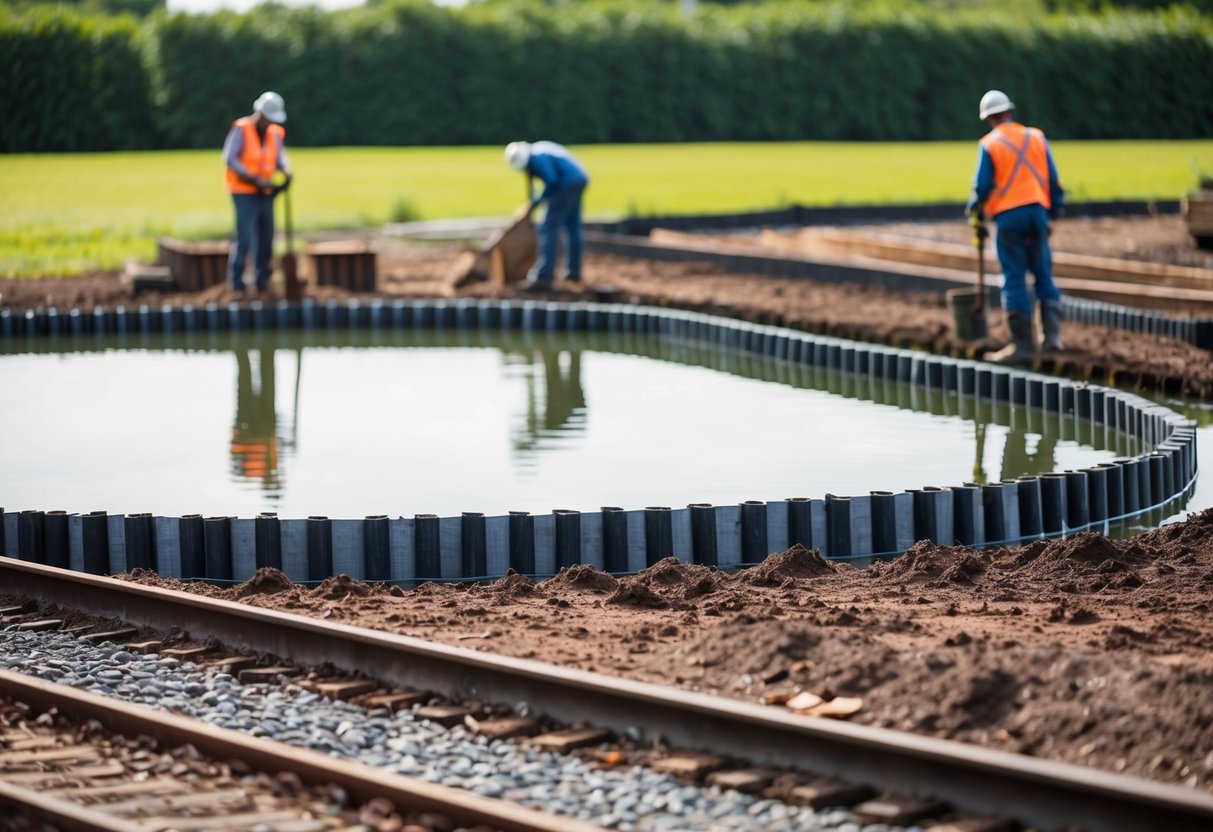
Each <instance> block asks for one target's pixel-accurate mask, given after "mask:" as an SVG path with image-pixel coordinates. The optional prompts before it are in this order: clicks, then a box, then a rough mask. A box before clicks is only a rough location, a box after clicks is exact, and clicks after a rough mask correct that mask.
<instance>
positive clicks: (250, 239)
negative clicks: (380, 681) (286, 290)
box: [227, 194, 274, 292]
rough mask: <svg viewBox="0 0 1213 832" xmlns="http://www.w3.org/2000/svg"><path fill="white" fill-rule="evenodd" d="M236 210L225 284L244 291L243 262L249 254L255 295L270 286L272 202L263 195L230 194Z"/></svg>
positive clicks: (268, 197) (272, 235) (271, 198)
mask: <svg viewBox="0 0 1213 832" xmlns="http://www.w3.org/2000/svg"><path fill="white" fill-rule="evenodd" d="M232 203H233V204H234V205H235V206H236V240H235V242H233V243H232V251H231V254H230V255H229V256H228V261H227V278H228V283H229V284H231V287H232V288H233V289H234V290H236V291H237V292H243V291H244V261H245V260H246V259H247V258H248V254H249V250H250V249H251V250H252V252H253V272H254V275H255V278H256V281H257V291H258V292H263V291H265V289H266V287H267V286H269V283H270V258H271V257H273V254H274V198H273V197H272V196H269V195H267V194H232Z"/></svg>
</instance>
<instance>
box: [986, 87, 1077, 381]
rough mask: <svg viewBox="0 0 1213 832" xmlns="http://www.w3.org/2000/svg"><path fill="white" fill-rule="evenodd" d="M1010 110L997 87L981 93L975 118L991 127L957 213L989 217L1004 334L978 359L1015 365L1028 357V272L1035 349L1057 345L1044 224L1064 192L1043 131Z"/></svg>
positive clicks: (1057, 311) (1057, 315)
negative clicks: (1039, 341)
mask: <svg viewBox="0 0 1213 832" xmlns="http://www.w3.org/2000/svg"><path fill="white" fill-rule="evenodd" d="M1014 108H1015V105H1014V104H1013V103H1011V99H1010V98H1008V97H1007V95H1006V93H1004V92H1002V91H1000V90H990V91H989V92H987V93H986V94H985V95H983V96H982V98H981V104H980V108H979V115H980V117H981V119H982V120H983V121H985V122H986V123H987V124H989V125H990V127H991V128H992V129H991V130H990V132H989V133H987V134H986V135H985V136H984V137H983V138H982V140H981V145H980V148H979V149H978V155H977V173H976V175H975V176H974V178H973V193H972V195H971V196H970V197H969V202H968V205H967V206H966V208H965V213H966V214H968V215H970V216H973V215H974V214H976V215H977V217H978V218H980V217H982V216H988V217H993V218H994V224H995V226H996V228H997V243H998V245H997V250H998V262H999V264H1000V265H1001V266H1002V305H1003V309H1004V310H1005V311H1006V317H1007V328H1008V329H1010V331H1011V343H1010V344H1008V345H1007V346H1006V347H1005V348H1004V349H1001V350H998V351H997V352H991V353H986V354H985V356H984V358H985V359H986V360H987V361H994V362H997V363H1000V364H1018V365H1023V364H1029V363H1031V361H1032V359H1033V357H1034V356H1035V354H1036V339H1035V335H1034V333H1033V326H1032V317H1033V312H1034V311H1035V303H1034V302H1033V296H1032V294H1030V293H1029V292H1028V287H1027V272H1028V271H1031V272H1032V275H1033V277H1034V278H1035V286H1034V289H1035V292H1034V294H1035V300H1038V301H1040V318H1041V328H1042V329H1043V330H1044V343H1043V346H1044V348H1045V349H1047V350H1060V349H1061V348H1062V344H1061V332H1060V330H1061V318H1062V314H1061V311H1062V310H1061V292H1060V291H1058V289H1057V286H1056V285H1055V284H1054V282H1053V254H1052V252H1051V251H1050V249H1049V221H1050V220H1051V219H1055V218H1056V217H1058V216H1059V215H1060V212H1061V206H1062V202H1063V200H1064V198H1065V192H1064V191H1063V190H1062V187H1061V181H1060V179H1059V178H1058V175H1057V167H1056V165H1054V163H1053V154H1052V152H1051V151H1050V150H1049V143H1048V141H1047V140H1046V139H1045V135H1044V133H1042V132H1041V131H1040V130H1038V129H1036V128H1035V127H1026V126H1024V125H1023V124H1020V123H1019V122H1017V121H1015V119H1014V116H1013V114H1012V112H1013V110H1014Z"/></svg>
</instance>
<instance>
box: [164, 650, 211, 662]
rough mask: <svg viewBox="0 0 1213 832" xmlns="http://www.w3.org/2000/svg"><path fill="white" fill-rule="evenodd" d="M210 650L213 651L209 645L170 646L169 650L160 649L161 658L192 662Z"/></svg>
mask: <svg viewBox="0 0 1213 832" xmlns="http://www.w3.org/2000/svg"><path fill="white" fill-rule="evenodd" d="M209 652H211V651H210V648H209V647H170V648H168V649H167V650H161V651H160V658H162V659H176V660H177V661H182V662H192V661H195V660H197V659H199V658H201V657H202V656H205V655H206V654H207V653H209Z"/></svg>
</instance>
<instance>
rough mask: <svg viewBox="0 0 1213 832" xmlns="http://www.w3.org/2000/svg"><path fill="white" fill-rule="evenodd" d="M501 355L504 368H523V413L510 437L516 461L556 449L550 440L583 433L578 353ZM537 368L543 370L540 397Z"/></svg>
mask: <svg viewBox="0 0 1213 832" xmlns="http://www.w3.org/2000/svg"><path fill="white" fill-rule="evenodd" d="M502 354H503V357H504V359H505V363H506V364H512V365H519V364H521V365H523V366H525V367H526V371H525V372H524V374H523V377H524V379H525V382H526V411H525V413H524V414H522V416H521V417H517V418H515V420H514V422H515V427H514V428H513V429H512V430H511V436H510V444H511V446H512V447H513V449H514V451H516V452H517V454H518V458H519V459H521V460H525V459H526V458H527V457H533V456H534V455H535V454H536V453H537V452H539V451H542V450H552V449H554V448H557V447H559V443H558V442H556V441H553V440H557V439H560V438H567V437H568V436H569V435H576V434H579V433H584V432H585V430H586V402H585V391H584V390H583V389H582V386H581V351H580V350H577V349H572V350H562V349H536V350H529V351H526V352H519V351H511V350H502ZM536 365H540V366H542V367H543V393H542V397H541V395H540V392H539V390H538V389H537V388H538V379H537V378H536V373H535V367H536ZM541 398H542V409H541V405H540V399H541Z"/></svg>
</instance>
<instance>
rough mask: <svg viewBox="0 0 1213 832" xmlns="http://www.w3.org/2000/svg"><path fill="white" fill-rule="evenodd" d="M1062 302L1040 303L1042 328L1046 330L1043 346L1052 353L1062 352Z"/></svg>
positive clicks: (1047, 301)
mask: <svg viewBox="0 0 1213 832" xmlns="http://www.w3.org/2000/svg"><path fill="white" fill-rule="evenodd" d="M1061 319H1062V314H1061V301H1060V300H1042V301H1041V302H1040V328H1041V329H1043V330H1044V335H1045V338H1044V343H1042V344H1041V346H1042V347H1043V348H1044V349H1046V350H1051V351H1052V352H1061V351H1062V350H1063V349H1064V347H1062V345H1061Z"/></svg>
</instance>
